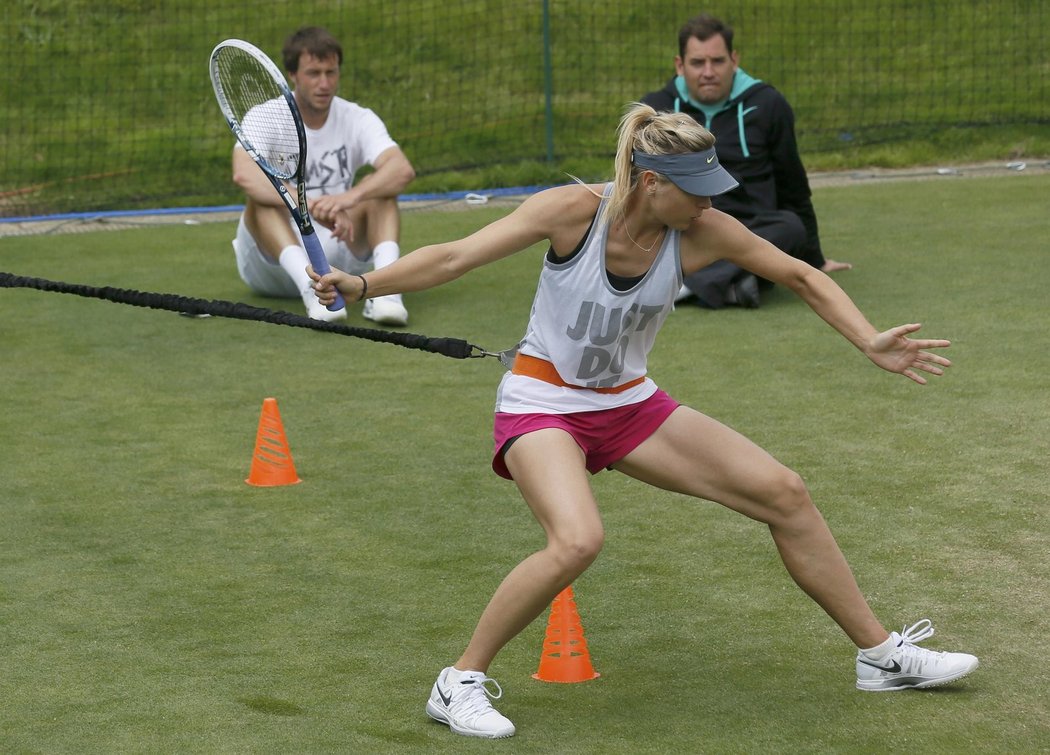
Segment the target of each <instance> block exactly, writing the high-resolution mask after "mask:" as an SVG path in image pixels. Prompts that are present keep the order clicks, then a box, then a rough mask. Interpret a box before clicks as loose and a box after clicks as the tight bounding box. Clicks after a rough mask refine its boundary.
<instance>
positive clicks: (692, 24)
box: [678, 13, 733, 58]
mask: <svg viewBox="0 0 1050 755" xmlns="http://www.w3.org/2000/svg"><path fill="white" fill-rule="evenodd" d="M716 34H718V35H720V36H721V37H722V39H724V40H725V42H726V50H728V51H729V52H733V27H732V26H729V25H728V24H726V23H723V22H722V21H721V20H720V19H717V18H715V17H714V16H712V15H711V14H709V13H701V14H700V15H699V16H693V17H692V18H691V19H689V20H688V21H686V22H685V23H684V24H683V25H682V28H681V29H679V31H678V55H679V57H681V58H685V46H686V45H687V44H689V40H690V39H692V38H693V37H696V38H697V39H699V40H700V41H701V42H706V41H707V40H709V39H711V37H713V36H715V35H716Z"/></svg>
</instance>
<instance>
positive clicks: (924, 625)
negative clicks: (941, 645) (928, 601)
mask: <svg viewBox="0 0 1050 755" xmlns="http://www.w3.org/2000/svg"><path fill="white" fill-rule="evenodd" d="M930 637H933V622H932V621H930V620H929V619H920V620H919V621H917V622H915V623H914V624H912V625H911V626H910V627H909V626H907V625H905V627H904V629H902V630H901V639H902V640H904V642H905V643H907V644H908V645H914V644H916V643H919V642H922V641H923V640H926V639H929V638H930Z"/></svg>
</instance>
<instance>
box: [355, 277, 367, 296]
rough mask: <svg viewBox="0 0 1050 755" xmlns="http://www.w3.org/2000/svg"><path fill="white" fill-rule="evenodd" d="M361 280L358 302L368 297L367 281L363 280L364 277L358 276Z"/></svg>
mask: <svg viewBox="0 0 1050 755" xmlns="http://www.w3.org/2000/svg"><path fill="white" fill-rule="evenodd" d="M357 277H358V278H360V279H361V295H360V296H358V297H357V300H358V301H364V299H365V297H366V296H368V281H366V280H365V276H363V275H358V276H357Z"/></svg>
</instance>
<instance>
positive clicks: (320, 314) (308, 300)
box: [302, 285, 346, 322]
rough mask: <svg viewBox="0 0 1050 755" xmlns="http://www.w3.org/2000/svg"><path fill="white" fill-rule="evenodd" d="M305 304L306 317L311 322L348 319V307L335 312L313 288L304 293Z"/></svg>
mask: <svg viewBox="0 0 1050 755" xmlns="http://www.w3.org/2000/svg"><path fill="white" fill-rule="evenodd" d="M302 297H303V304H305V305H306V316H307V317H309V318H310V319H311V320H324V321H325V322H338V321H339V320H345V319H346V307H345V306H343V307H340V308H339V309H337V310H335V311H334V312H333V311H332V310H330V309H328V307H326V306H325V305H323V304H322V303H321V302H320V301H319V300H318V299H317V294H315V293H314V289H313V286H312V285H311V286H307V287H306V288H304V289H303V293H302Z"/></svg>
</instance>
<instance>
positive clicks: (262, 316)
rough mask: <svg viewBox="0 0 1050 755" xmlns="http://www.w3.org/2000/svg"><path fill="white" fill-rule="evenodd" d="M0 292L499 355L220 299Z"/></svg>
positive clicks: (72, 286)
mask: <svg viewBox="0 0 1050 755" xmlns="http://www.w3.org/2000/svg"><path fill="white" fill-rule="evenodd" d="M0 288H34V289H37V290H39V291H51V292H54V293H59V294H74V295H76V296H84V297H88V298H92V299H104V300H106V301H112V302H116V303H118V304H130V305H131V306H133V307H149V308H150V309H164V310H168V311H169V312H178V313H180V314H186V315H211V316H213V317H231V318H233V319H235V320H258V321H260V322H268V323H271V324H273V325H288V326H290V327H293V328H309V329H310V330H322V331H324V332H326V333H338V334H339V335H341V336H353V337H354V338H364V339H365V340H368V341H377V342H379V343H392V344H395V345H397V346H404V347H405V348H406V349H419V350H420V351H429V352H432V353H434V354H441V355H443V356H446V357H452V358H453V359H474V358H479V357H485V356H495V357H498V356H499V355H498V354H494V353H490V352H487V351H485V350H484V349H482V348H481V347H479V346H474V345H473V344H470V343H467V342H466V341H464V340H462V339H459V338H430V337H428V336H421V335H416V334H414V333H399V332H393V331H389V330H376V329H373V328H352V327H350V326H348V325H341V324H339V323H334V322H324V321H323V320H314V319H312V318H309V317H305V316H304V315H295V314H292V313H291V312H281V311H277V310H272V309H264V308H262V307H253V306H251V305H250V304H243V303H241V302H231V301H222V300H220V299H212V300H210V301H209V300H207V299H194V298H191V297H188V296H179V295H177V294H156V293H150V292H148V291H133V290H129V289H125V288H113V287H111V286H102V287H97V286H85V285H81V284H77V283H62V282H59V281H51V280H47V279H45V278H29V277H26V276H21V275H13V274H11V273H5V272H0Z"/></svg>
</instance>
